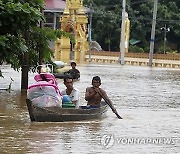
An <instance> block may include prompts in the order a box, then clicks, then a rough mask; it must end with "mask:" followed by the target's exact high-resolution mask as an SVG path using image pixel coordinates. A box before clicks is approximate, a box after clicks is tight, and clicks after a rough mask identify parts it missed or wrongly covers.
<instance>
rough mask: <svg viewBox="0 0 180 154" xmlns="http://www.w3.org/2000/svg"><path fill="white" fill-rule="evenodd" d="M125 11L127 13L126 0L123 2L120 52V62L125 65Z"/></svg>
mask: <svg viewBox="0 0 180 154" xmlns="http://www.w3.org/2000/svg"><path fill="white" fill-rule="evenodd" d="M125 13H126V0H123V4H122V23H121V39H120V52H121V59H119V62H120V64H121V65H124V53H125V18H126V17H125Z"/></svg>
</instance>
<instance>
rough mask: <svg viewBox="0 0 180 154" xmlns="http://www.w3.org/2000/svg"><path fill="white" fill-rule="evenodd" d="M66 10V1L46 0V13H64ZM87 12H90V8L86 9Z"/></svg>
mask: <svg viewBox="0 0 180 154" xmlns="http://www.w3.org/2000/svg"><path fill="white" fill-rule="evenodd" d="M65 8H66V1H65V0H46V1H45V9H44V12H63V11H64V9H65ZM84 9H85V12H90V10H89V8H87V7H84Z"/></svg>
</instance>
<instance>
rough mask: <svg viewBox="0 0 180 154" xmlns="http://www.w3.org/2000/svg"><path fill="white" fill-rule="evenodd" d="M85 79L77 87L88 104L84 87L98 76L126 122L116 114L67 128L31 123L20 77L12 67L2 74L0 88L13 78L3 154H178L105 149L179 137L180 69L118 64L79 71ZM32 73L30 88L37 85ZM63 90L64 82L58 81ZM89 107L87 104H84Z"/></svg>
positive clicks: (3, 119)
mask: <svg viewBox="0 0 180 154" xmlns="http://www.w3.org/2000/svg"><path fill="white" fill-rule="evenodd" d="M78 68H79V69H80V71H81V80H80V81H79V82H76V83H75V87H77V88H78V89H79V90H80V91H81V100H84V94H85V88H86V87H87V86H90V85H91V80H92V77H93V76H95V75H99V76H100V77H101V78H102V85H101V86H102V88H104V89H105V90H106V91H107V93H108V95H109V96H110V98H111V100H112V102H113V103H114V104H115V107H116V109H117V110H118V112H119V114H120V115H121V116H122V117H123V120H118V119H117V118H116V116H115V115H114V114H113V113H112V111H111V110H109V111H108V117H107V118H105V119H103V120H96V121H86V122H66V123H36V122H30V119H29V115H28V110H27V107H26V104H25V99H26V94H25V93H21V92H20V73H18V72H14V71H13V70H12V69H10V68H9V67H5V68H4V69H2V72H4V76H5V78H4V79H0V83H1V84H0V88H1V87H2V88H3V87H7V86H8V83H9V82H10V79H9V76H11V77H12V78H13V79H14V82H13V84H12V91H11V93H9V92H7V91H0V146H1V153H45V154H46V153H47V154H49V153H63V154H66V153H67V154H69V153H89V154H92V153H108V154H109V153H117V152H118V153H137V154H139V153H144V151H146V152H147V153H153V152H157V153H178V152H179V150H178V149H179V147H180V145H179V142H177V143H176V144H175V145H155V144H146V145H137V144H134V145H128V144H127V145H126V144H125V145H122V144H118V143H117V142H114V143H113V145H111V147H110V148H108V149H106V147H104V146H103V145H102V138H103V137H104V136H106V135H112V136H113V139H114V140H115V139H117V138H118V137H177V138H179V137H180V133H179V125H180V120H179V119H180V112H179V107H180V88H179V87H180V70H179V69H165V68H148V67H133V66H119V65H98V66H97V65H92V64H91V65H87V66H79V67H78ZM33 76H34V74H30V76H29V83H30V84H31V83H33ZM58 84H59V87H60V89H64V88H65V87H64V84H63V81H62V80H58ZM84 103H85V102H84ZM111 141H112V140H111Z"/></svg>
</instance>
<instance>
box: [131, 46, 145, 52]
mask: <svg viewBox="0 0 180 154" xmlns="http://www.w3.org/2000/svg"><path fill="white" fill-rule="evenodd" d="M129 52H135V53H143V52H144V50H143V48H140V47H138V46H136V45H135V46H132V45H130V46H129Z"/></svg>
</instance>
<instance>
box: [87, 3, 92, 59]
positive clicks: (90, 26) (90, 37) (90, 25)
mask: <svg viewBox="0 0 180 154" xmlns="http://www.w3.org/2000/svg"><path fill="white" fill-rule="evenodd" d="M88 29H89V32H88V33H89V62H91V42H92V33H91V32H92V1H91V2H90V19H89V27H88Z"/></svg>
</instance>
